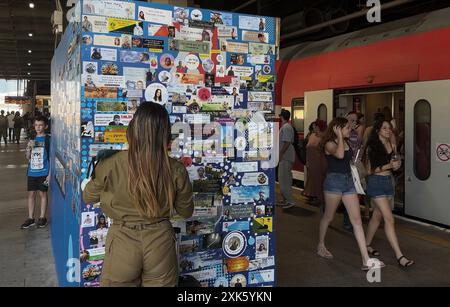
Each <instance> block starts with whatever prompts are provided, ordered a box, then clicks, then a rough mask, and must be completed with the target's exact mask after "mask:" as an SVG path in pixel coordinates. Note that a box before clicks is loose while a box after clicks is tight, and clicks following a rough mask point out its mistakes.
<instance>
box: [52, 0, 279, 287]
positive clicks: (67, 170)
mask: <svg viewBox="0 0 450 307" xmlns="http://www.w3.org/2000/svg"><path fill="white" fill-rule="evenodd" d="M278 42H279V20H278V19H276V18H273V17H265V16H252V15H242V14H235V13H227V12H221V11H212V10H204V9H198V8H184V7H173V6H170V5H164V4H156V3H147V2H138V1H110V0H95V1H93V0H82V1H80V2H79V3H78V4H77V6H76V9H75V13H74V16H73V20H72V22H71V23H70V24H69V26H68V28H67V30H66V32H65V34H64V37H63V38H62V40H61V43H60V45H59V47H58V49H57V51H56V53H55V56H54V59H53V61H52V96H53V97H52V98H53V108H54V112H53V115H54V123H53V127H54V134H53V135H52V137H53V140H54V141H53V142H52V151H51V161H52V176H53V178H52V179H53V180H52V182H51V185H52V221H53V222H52V239H53V248H54V254H55V259H56V263H57V271H58V279H59V282H60V285H68V286H85V287H92V286H98V285H99V281H100V279H101V271H102V264H103V258H104V253H105V242H106V236H107V233H108V228H109V226H110V225H111V223H114V221H113V220H111V219H109V218H108V217H107V216H105V215H104V214H103V213H102V212H101V204H85V203H83V201H82V199H81V187H80V186H81V182H82V181H83V180H84V179H86V177H87V176H88V166H89V163H90V162H91V160H92V158H93V157H95V156H96V155H97V153H98V152H99V151H100V150H103V149H117V150H126V148H127V144H126V141H127V140H126V130H127V126H128V124H129V123H130V121H131V120H132V118H133V114H134V112H135V111H136V109H137V108H138V107H139V105H140V104H141V103H146V102H154V103H159V104H162V105H164V106H165V107H166V109H167V111H168V112H169V114H170V120H171V123H172V146H171V149H170V151H169V155H171V156H172V157H174V158H176V159H179V160H180V161H182V162H183V163H184V165H185V166H186V168H187V171H188V173H189V176H190V179H191V181H192V185H193V189H194V204H195V210H194V215H193V217H192V218H191V219H189V220H182V219H181V218H179V217H176V216H174V217H173V220H172V224H173V226H174V227H175V229H176V231H177V233H178V255H179V266H180V268H179V271H180V274H181V275H189V276H191V278H195V279H196V280H197V281H198V282H199V283H200V284H201V285H202V286H205V287H220V286H224V287H227V286H228V287H253V286H273V285H275V281H276V279H275V234H274V230H275V222H274V201H275V188H274V185H275V184H274V182H275V172H274V169H275V166H276V159H277V152H278V147H277V146H278V144H276V143H275V135H276V133H277V132H276V129H277V126H276V123H275V122H274V120H275V116H274V101H275V96H274V95H275V92H274V91H275V81H276V76H275V61H276V59H277V52H278V45H279V43H278Z"/></svg>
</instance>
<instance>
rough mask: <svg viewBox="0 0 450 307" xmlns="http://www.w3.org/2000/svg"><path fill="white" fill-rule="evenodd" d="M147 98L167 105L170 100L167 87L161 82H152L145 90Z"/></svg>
mask: <svg viewBox="0 0 450 307" xmlns="http://www.w3.org/2000/svg"><path fill="white" fill-rule="evenodd" d="M145 100H146V101H151V102H155V103H159V104H160V105H165V104H166V103H167V102H168V100H169V93H168V92H167V88H166V87H165V86H164V85H163V84H161V83H153V84H150V85H149V86H148V87H147V89H146V90H145Z"/></svg>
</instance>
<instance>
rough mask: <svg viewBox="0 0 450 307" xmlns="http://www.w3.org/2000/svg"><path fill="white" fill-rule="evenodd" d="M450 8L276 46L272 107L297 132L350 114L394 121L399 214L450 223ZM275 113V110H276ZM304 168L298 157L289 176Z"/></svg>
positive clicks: (369, 120)
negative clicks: (283, 112) (399, 151)
mask: <svg viewBox="0 0 450 307" xmlns="http://www.w3.org/2000/svg"><path fill="white" fill-rule="evenodd" d="M449 16H450V8H445V9H441V10H438V11H433V12H430V13H425V14H421V15H417V16H413V17H409V18H405V19H401V20H397V21H394V22H389V23H386V24H380V25H377V26H373V27H370V28H367V29H364V30H360V31H356V32H352V33H347V34H344V35H341V36H337V37H333V38H330V39H327V40H323V41H317V42H308V43H302V44H299V45H295V46H290V47H287V48H284V49H282V50H281V55H280V60H279V62H278V65H277V69H278V88H277V93H278V95H277V97H278V100H277V108H278V110H277V111H279V109H280V108H284V109H288V110H291V113H292V117H293V118H292V124H293V125H294V126H295V128H296V129H297V131H298V132H299V133H301V134H303V133H304V132H305V130H307V128H308V126H309V124H310V123H311V122H313V121H315V120H316V119H317V118H320V119H322V120H325V121H327V122H330V120H331V119H332V118H334V117H336V116H343V115H345V114H346V113H347V112H349V111H352V110H354V111H358V112H361V113H363V114H364V115H365V118H366V122H367V123H366V124H367V126H370V125H371V124H372V118H373V115H374V113H376V112H383V113H384V114H385V115H386V116H388V117H392V118H394V119H395V120H396V123H397V128H398V131H399V133H400V136H403V142H404V168H403V169H404V171H403V174H400V175H399V176H398V180H397V190H396V191H397V195H396V212H397V213H400V214H404V215H406V216H408V217H412V218H415V219H419V220H424V221H427V222H431V223H434V224H439V225H443V226H445V227H448V226H449V225H450V133H449V131H450V18H449ZM277 113H278V112H277ZM305 177H307V172H305V171H304V169H303V166H302V165H300V163H299V162H296V165H295V171H294V178H295V179H297V180H299V181H300V182H303V181H304V180H305Z"/></svg>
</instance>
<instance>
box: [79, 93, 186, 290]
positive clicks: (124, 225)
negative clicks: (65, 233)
mask: <svg viewBox="0 0 450 307" xmlns="http://www.w3.org/2000/svg"><path fill="white" fill-rule="evenodd" d="M127 139H128V144H129V150H128V151H120V152H118V153H116V154H114V155H112V156H110V157H109V158H106V159H104V160H101V161H100V162H99V163H98V164H97V166H96V168H95V177H94V176H93V178H91V180H90V181H89V183H88V184H87V186H86V188H85V190H84V191H83V198H84V201H85V202H86V203H96V202H100V203H101V206H102V209H103V212H104V213H105V214H106V215H108V216H109V217H110V218H112V219H113V221H114V223H113V225H112V226H111V228H110V230H109V232H108V237H107V241H106V252H105V262H104V265H103V277H102V281H101V286H175V285H176V284H177V279H178V264H177V255H176V250H175V234H174V231H173V228H172V225H171V223H170V221H169V219H170V218H171V217H172V216H173V215H174V213H175V212H176V213H178V214H179V215H181V216H182V217H184V218H189V217H191V216H192V212H193V209H194V206H193V201H192V186H191V183H190V180H189V176H188V173H187V171H186V169H185V168H184V166H183V164H182V163H180V162H177V161H175V160H173V159H171V158H169V156H168V155H167V147H168V143H169V140H170V122H169V116H168V114H167V111H166V110H165V108H164V107H163V106H161V105H159V104H156V103H150V102H146V103H143V104H141V105H140V106H139V108H138V109H137V111H136V113H135V115H134V118H133V120H132V121H131V122H130V125H129V127H128V131H127Z"/></svg>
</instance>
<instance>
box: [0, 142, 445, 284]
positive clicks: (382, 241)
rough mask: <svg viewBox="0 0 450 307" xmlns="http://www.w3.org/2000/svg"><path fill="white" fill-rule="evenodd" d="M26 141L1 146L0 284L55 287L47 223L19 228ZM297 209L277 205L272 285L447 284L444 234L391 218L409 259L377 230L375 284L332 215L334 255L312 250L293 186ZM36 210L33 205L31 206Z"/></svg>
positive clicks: (312, 210)
mask: <svg viewBox="0 0 450 307" xmlns="http://www.w3.org/2000/svg"><path fill="white" fill-rule="evenodd" d="M24 148H25V143H21V144H20V145H15V144H11V145H8V146H7V147H5V146H4V144H2V145H1V146H0V195H1V197H0V259H2V261H1V262H0V286H20V287H23V286H57V281H56V273H55V268H54V260H53V256H52V250H51V242H50V231H49V230H50V229H49V228H48V227H47V228H45V229H36V228H32V229H28V230H21V229H20V225H21V224H22V223H23V221H24V219H25V218H26V217H27V201H26V196H27V192H26V174H25V173H26V167H27V161H26V159H25V157H24ZM294 194H295V197H296V201H297V203H298V205H297V207H294V208H291V209H288V210H285V211H283V210H281V209H278V208H277V209H276V214H277V217H276V229H277V236H276V244H277V258H276V262H277V280H278V286H307V287H308V286H349V287H355V286H450V275H449V272H450V260H449V259H450V233H448V232H444V231H441V230H437V229H435V228H433V227H427V226H423V225H418V224H416V223H411V222H407V221H402V220H397V232H398V235H399V241H400V245H401V247H402V249H403V251H404V253H405V255H407V256H408V257H411V258H412V259H414V260H415V261H416V264H415V265H414V266H413V267H411V268H409V269H407V270H404V269H401V268H399V267H398V265H397V263H396V260H395V257H394V255H393V253H392V251H391V249H390V246H389V244H388V242H387V240H386V238H385V235H384V231H383V229H382V228H380V229H379V231H378V233H377V236H376V239H375V241H374V244H373V246H374V247H376V248H377V249H378V250H379V251H380V252H381V257H380V259H381V260H383V261H384V262H385V263H386V265H387V267H386V268H384V269H382V272H381V283H376V284H374V283H372V284H371V283H369V282H368V281H367V279H366V274H365V273H364V272H362V271H361V270H360V266H361V260H360V256H359V252H358V250H357V245H356V241H355V240H354V238H353V234H351V233H348V232H346V231H345V230H343V229H342V215H341V214H337V215H336V219H335V221H334V222H333V224H332V227H331V229H330V230H329V232H328V236H327V246H328V248H329V249H330V251H331V252H332V253H333V254H334V257H335V259H334V260H324V259H321V258H319V257H317V256H316V254H315V248H316V244H317V236H318V225H319V219H320V213H319V208H317V207H313V206H310V205H307V204H305V203H304V200H303V199H302V197H301V196H300V191H299V190H295V193H294ZM37 209H39V207H37Z"/></svg>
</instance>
